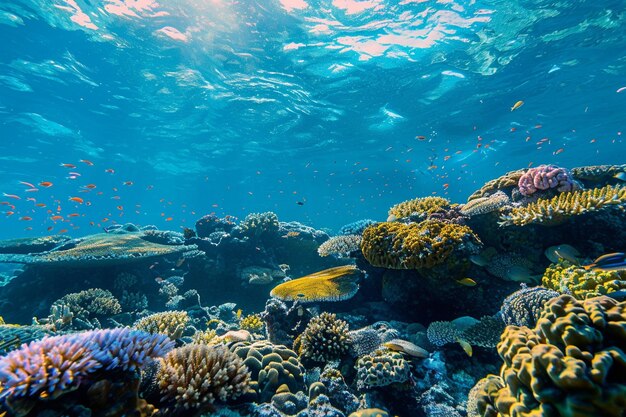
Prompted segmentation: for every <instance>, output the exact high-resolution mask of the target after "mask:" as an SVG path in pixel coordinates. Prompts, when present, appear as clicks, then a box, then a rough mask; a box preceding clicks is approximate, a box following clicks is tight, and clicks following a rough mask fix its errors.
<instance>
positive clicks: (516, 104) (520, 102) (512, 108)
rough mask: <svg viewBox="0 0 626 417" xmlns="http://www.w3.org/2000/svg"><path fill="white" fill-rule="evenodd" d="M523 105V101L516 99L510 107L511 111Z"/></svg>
mask: <svg viewBox="0 0 626 417" xmlns="http://www.w3.org/2000/svg"><path fill="white" fill-rule="evenodd" d="M523 105H524V102H523V101H522V100H519V101H516V102H515V104H514V105H513V107H511V111H513V110H517V109H519V108H520V107H522V106H523Z"/></svg>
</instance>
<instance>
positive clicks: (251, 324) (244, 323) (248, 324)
mask: <svg viewBox="0 0 626 417" xmlns="http://www.w3.org/2000/svg"><path fill="white" fill-rule="evenodd" d="M239 328H241V329H243V330H248V331H249V332H251V333H260V332H261V331H262V330H263V320H261V317H260V316H259V315H258V314H250V315H248V316H246V317H244V318H242V319H241V321H239Z"/></svg>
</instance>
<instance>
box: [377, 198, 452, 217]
mask: <svg viewBox="0 0 626 417" xmlns="http://www.w3.org/2000/svg"><path fill="white" fill-rule="evenodd" d="M451 207H452V205H451V204H450V201H449V200H448V199H446V198H442V197H421V198H416V199H413V200H409V201H404V202H402V203H399V204H396V205H395V206H393V207H391V208H390V209H389V217H388V218H387V221H396V220H400V219H404V218H407V217H408V218H410V219H411V220H413V221H421V220H426V218H428V216H430V215H432V214H434V213H437V212H442V211H447V210H449V209H450V208H451Z"/></svg>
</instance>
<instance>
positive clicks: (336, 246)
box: [317, 235, 361, 258]
mask: <svg viewBox="0 0 626 417" xmlns="http://www.w3.org/2000/svg"><path fill="white" fill-rule="evenodd" d="M360 250H361V236H359V235H339V236H334V237H331V238H330V239H328V240H327V241H326V242H324V243H322V244H321V245H320V247H319V248H317V253H319V255H320V256H330V255H336V256H338V257H340V258H347V257H349V256H350V253H352V252H355V251H360Z"/></svg>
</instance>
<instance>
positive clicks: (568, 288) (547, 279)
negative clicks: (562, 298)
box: [541, 260, 626, 300]
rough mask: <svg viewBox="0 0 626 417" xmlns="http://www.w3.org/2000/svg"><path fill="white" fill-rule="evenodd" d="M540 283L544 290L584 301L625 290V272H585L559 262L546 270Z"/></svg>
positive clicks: (578, 267)
mask: <svg viewBox="0 0 626 417" xmlns="http://www.w3.org/2000/svg"><path fill="white" fill-rule="evenodd" d="M541 281H542V284H543V286H545V287H546V288H550V289H553V290H555V291H558V292H560V293H562V294H571V295H573V296H574V297H575V298H577V299H579V300H584V299H586V298H591V297H596V296H598V295H606V294H610V293H612V292H615V291H620V290H624V289H626V270H617V271H605V270H600V269H598V270H593V269H590V270H586V269H585V268H583V267H582V266H579V265H574V264H572V263H570V262H568V261H566V260H560V261H559V262H557V263H555V264H551V265H550V266H549V267H548V268H547V269H546V271H545V272H544V274H543V278H542V280H541Z"/></svg>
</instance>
